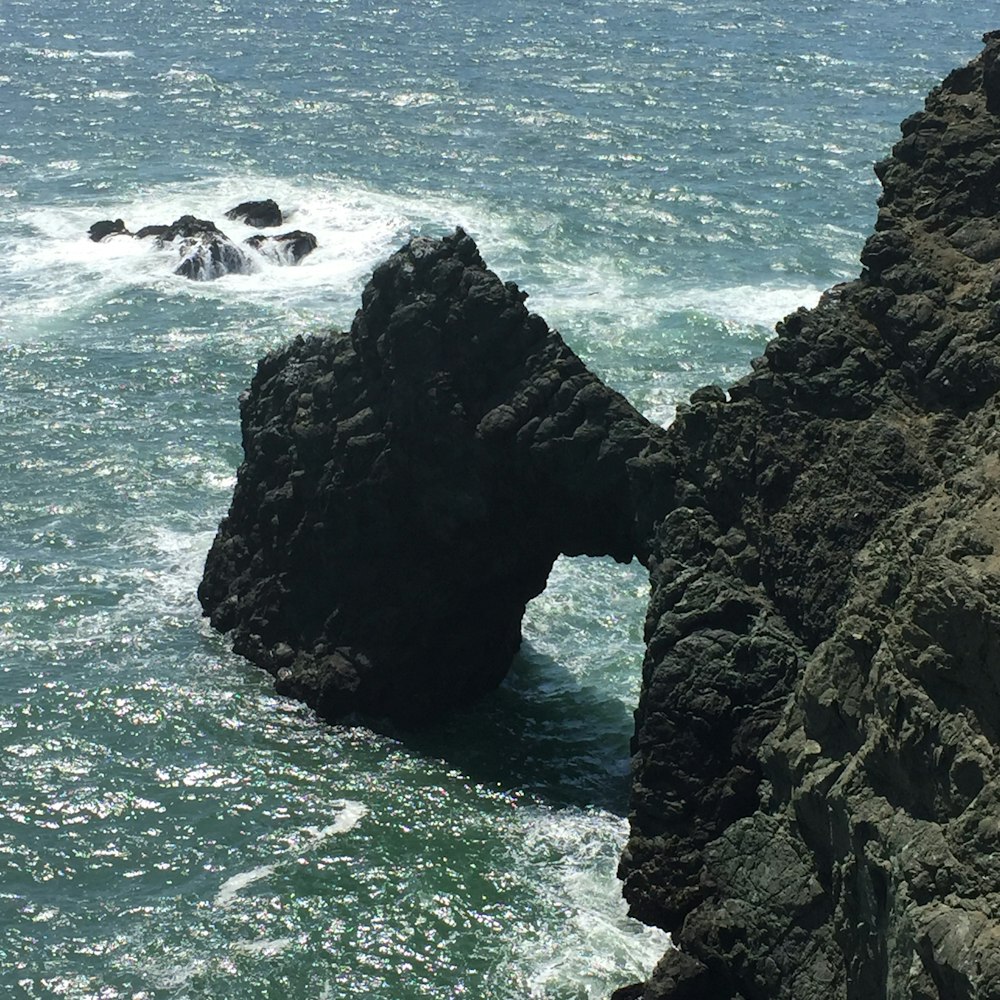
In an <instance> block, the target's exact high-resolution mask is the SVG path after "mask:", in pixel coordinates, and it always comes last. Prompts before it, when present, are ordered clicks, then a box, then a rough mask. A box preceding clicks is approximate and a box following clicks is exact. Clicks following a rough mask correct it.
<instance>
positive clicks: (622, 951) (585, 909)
mask: <svg viewBox="0 0 1000 1000" xmlns="http://www.w3.org/2000/svg"><path fill="white" fill-rule="evenodd" d="M523 823H524V855H525V857H526V858H527V859H528V861H529V863H530V865H531V869H530V875H529V877H531V878H532V880H533V882H534V884H535V886H536V891H537V892H538V893H539V895H541V896H543V897H547V899H548V900H549V904H550V905H551V906H552V907H554V908H556V909H558V910H561V911H562V912H563V914H564V918H563V919H562V920H561V921H560V922H559V923H558V924H557V925H556V926H553V927H552V928H551V929H544V930H542V931H541V932H540V933H537V934H536V933H533V934H531V935H529V936H526V937H525V938H523V939H521V940H519V941H518V942H517V945H516V950H515V954H514V955H513V956H512V964H513V966H514V969H515V970H516V975H517V978H518V979H519V980H521V981H524V982H525V984H526V986H527V989H528V995H529V996H531V997H538V998H542V997H549V996H554V995H559V996H562V995H572V996H576V997H581V998H583V997H586V998H587V1000H598V998H603V997H605V996H606V995H607V983H608V980H609V978H614V979H617V980H619V981H620V982H621V983H625V982H627V981H629V979H633V980H635V979H643V978H645V977H646V976H648V975H649V973H650V971H651V970H652V967H653V965H655V964H656V962H657V961H658V960H659V958H660V957H661V956H662V954H663V952H664V951H666V949H667V948H669V947H670V937H669V935H667V934H665V933H663V932H662V931H659V930H657V929H655V928H650V927H645V926H644V925H642V924H640V923H639V922H638V921H635V920H632V919H630V918H629V916H628V913H627V909H626V906H625V902H624V900H623V899H622V896H621V883H620V882H619V881H618V879H617V877H616V875H615V869H616V866H617V862H618V856H619V853H620V851H621V846H622V843H623V842H624V839H625V836H626V834H627V824H626V822H625V820H623V819H621V818H620V817H617V816H613V815H611V814H610V813H607V812H604V811H602V810H586V811H584V810H579V809H562V810H558V811H553V810H547V809H537V810H525V813H524V818H523Z"/></svg>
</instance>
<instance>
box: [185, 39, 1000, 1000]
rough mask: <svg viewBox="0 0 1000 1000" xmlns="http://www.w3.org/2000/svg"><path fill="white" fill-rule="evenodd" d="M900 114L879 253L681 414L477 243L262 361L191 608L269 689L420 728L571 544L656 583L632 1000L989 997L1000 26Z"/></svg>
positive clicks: (997, 727) (999, 577)
mask: <svg viewBox="0 0 1000 1000" xmlns="http://www.w3.org/2000/svg"><path fill="white" fill-rule="evenodd" d="M984 41H985V43H986V44H985V49H984V51H983V53H982V55H981V56H980V57H979V58H977V59H976V60H975V61H973V62H972V63H971V64H970V65H969V66H967V67H965V68H963V69H960V70H957V71H955V72H954V73H952V74H951V75H950V76H949V77H948V78H947V79H946V80H945V81H944V83H943V84H942V85H941V86H940V87H938V88H937V89H936V90H934V91H933V92H932V93H931V94H930V96H929V97H928V98H927V101H926V105H925V108H924V110H923V111H922V112H919V113H918V114H915V115H913V116H912V117H911V118H909V119H907V120H906V121H905V122H904V123H903V126H902V132H903V137H902V139H901V141H900V142H899V143H898V144H897V145H896V146H895V148H894V149H893V152H892V156H891V157H890V158H889V159H887V160H885V161H883V162H881V163H880V164H878V165H877V167H876V170H877V173H878V175H879V177H880V179H881V181H882V184H883V188H884V191H883V195H882V197H881V199H880V203H879V205H880V207H879V213H878V221H877V224H876V231H875V233H874V235H873V236H872V237H871V238H870V239H869V240H868V242H867V243H866V245H865V248H864V251H863V253H862V258H861V260H862V265H863V270H862V273H861V275H860V277H859V278H858V279H857V280H855V281H853V282H850V283H848V284H845V285H841V286H838V287H836V288H834V289H832V290H831V291H829V292H828V293H827V294H826V295H824V297H823V298H822V300H821V301H820V303H819V305H818V306H817V307H816V308H815V309H814V310H811V311H805V310H800V311H799V312H798V313H795V314H793V315H792V316H789V317H788V318H786V320H785V321H784V322H783V323H781V324H779V325H778V328H777V338H776V339H775V340H773V341H772V342H771V343H770V344H769V345H768V347H767V349H766V351H765V353H764V356H763V357H762V358H760V359H758V360H757V361H756V362H755V363H754V370H753V371H752V373H751V374H749V375H748V376H747V377H746V378H745V379H743V380H742V381H740V382H738V383H737V384H735V385H734V386H732V387H731V389H730V390H729V392H728V395H727V394H726V393H724V392H722V390H720V389H717V388H713V387H706V388H705V389H702V390H699V391H698V392H696V393H695V394H694V396H692V399H691V402H690V404H689V405H686V406H685V407H682V408H681V409H680V412H679V415H678V417H677V420H676V421H675V422H674V424H673V425H672V426H671V427H670V428H669V429H668V430H667V431H663V430H661V429H659V428H657V427H654V426H652V425H650V424H649V423H648V422H647V421H645V420H644V419H643V418H642V417H641V416H640V415H639V414H638V413H636V411H635V410H634V409H633V408H632V407H631V406H629V404H628V403H627V402H626V401H625V400H624V399H622V397H620V396H619V395H617V394H616V393H614V392H612V391H611V390H610V389H608V388H607V387H606V386H604V385H602V384H601V383H600V381H599V380H598V379H597V378H596V377H594V376H593V375H592V374H590V373H589V372H588V371H587V370H586V368H585V367H584V366H583V364H582V362H581V361H580V360H579V359H578V358H577V357H576V356H575V355H574V354H573V353H572V351H571V350H570V349H569V348H568V347H567V346H566V344H565V343H564V342H563V341H562V339H561V338H560V337H559V335H558V334H557V333H555V332H554V331H551V330H549V329H548V327H547V326H546V324H545V323H544V321H542V320H541V319H540V318H539V317H537V316H534V315H532V314H530V313H528V312H527V310H526V309H525V307H524V304H523V299H524V295H523V293H522V292H520V291H519V290H518V289H517V288H516V286H514V285H513V284H511V283H507V284H504V283H503V282H501V281H500V279H499V278H497V277H496V276H495V275H493V274H492V273H491V272H489V271H488V270H487V269H486V267H485V265H484V264H483V262H482V260H481V258H480V257H479V254H478V251H477V250H476V248H475V245H474V244H473V243H472V241H471V239H469V237H468V236H466V235H465V234H464V233H462V232H461V231H459V232H457V233H456V234H455V235H454V236H452V237H448V238H446V239H444V240H426V239H421V240H414V241H413V242H412V243H410V244H409V245H408V246H407V247H404V248H403V250H401V251H400V252H399V253H397V254H395V255H393V257H392V258H390V259H389V261H387V262H386V263H385V264H383V265H382V266H380V268H379V269H377V270H376V272H375V274H374V276H373V279H372V281H371V283H370V284H369V285H368V287H367V288H366V290H365V292H364V295H363V299H362V309H361V311H360V312H359V313H358V316H357V318H356V319H355V322H354V324H353V326H352V329H351V331H350V333H349V334H331V335H329V336H325V337H318V338H311V339H307V340H301V339H300V340H297V341H295V342H294V343H293V344H291V345H290V346H289V347H287V348H285V349H284V350H282V351H279V352H276V353H275V354H272V355H269V356H268V357H267V358H265V359H264V360H263V361H262V362H261V363H260V366H259V367H258V371H257V375H256V377H255V379H254V381H253V384H252V386H251V388H250V390H249V392H248V394H246V395H245V397H244V399H243V402H242V417H243V437H244V451H245V461H244V463H243V465H242V466H241V468H240V472H239V476H238V482H237V486H236V491H235V494H234V498H233V504H232V508H231V510H230V513H229V515H228V517H227V518H226V519H225V520H224V521H223V523H222V524H221V525H220V528H219V533H218V536H217V538H216V541H215V544H214V545H213V548H212V550H211V552H210V554H209V557H208V561H207V564H206V571H205V577H204V580H203V582H202V586H201V588H200V591H199V593H200V597H201V599H202V602H203V605H204V607H205V610H206V613H207V614H210V615H211V618H212V622H213V624H214V625H215V626H216V627H217V628H220V629H222V630H224V631H231V632H232V634H233V636H234V646H235V648H236V649H237V650H238V651H240V652H242V653H244V654H245V655H247V656H249V657H250V658H251V659H252V660H254V661H255V662H257V663H259V664H261V665H262V666H264V667H266V668H267V669H269V670H271V671H272V673H274V674H275V675H276V677H277V681H278V689H279V690H281V691H285V692H287V693H289V694H292V695H295V696H297V697H301V698H304V699H305V700H307V701H309V702H310V704H313V705H315V706H316V707H317V708H318V709H319V710H320V711H321V712H323V713H324V714H327V715H329V716H335V715H338V714H342V713H344V712H347V711H352V710H354V709H360V710H362V711H367V712H374V713H381V714H389V715H393V716H395V717H397V718H400V719H403V720H404V721H405V720H413V719H418V718H420V717H421V716H422V715H424V714H426V713H428V712H435V711H440V710H442V709H445V708H447V707H449V706H452V705H455V704H459V703H461V702H463V701H467V700H468V699H470V698H473V697H475V696H476V695H477V694H479V693H480V692H482V691H484V690H486V689H488V688H489V687H491V686H494V685H495V684H497V683H498V682H499V680H500V679H501V678H502V676H503V674H504V672H505V671H506V669H507V666H508V665H509V662H510V658H511V656H512V654H513V652H514V650H515V649H516V648H517V644H518V642H519V638H520V631H519V627H520V620H521V615H522V614H523V611H524V606H525V603H526V602H527V601H528V600H529V599H530V598H531V597H532V596H534V595H535V594H537V593H538V592H539V591H540V590H541V589H542V587H543V586H544V583H545V579H546V576H547V574H548V571H549V568H550V567H551V564H552V561H553V560H554V558H555V557H556V556H557V555H558V554H559V553H560V552H564V553H568V554H578V553H583V552H587V553H591V554H598V553H608V554H611V555H613V556H615V557H616V558H619V559H629V558H632V557H638V558H640V559H641V560H642V561H643V562H644V564H645V565H646V566H647V567H648V569H649V572H650V579H651V585H652V591H651V600H650V605H649V610H648V614H647V620H646V641H647V653H646V658H645V662H644V665H643V687H642V694H641V699H640V703H639V706H638V709H637V711H636V732H635V737H634V743H633V753H634V757H633V769H632V782H633V785H632V796H631V816H630V820H631V836H630V838H629V841H628V844H627V846H626V849H625V852H624V855H623V858H622V862H621V876H622V878H623V880H624V890H625V895H626V898H627V899H628V901H629V903H630V906H631V910H632V912H633V914H634V915H635V916H637V917H639V918H640V919H642V920H645V921H647V922H650V923H654V924H657V925H659V926H661V927H663V928H665V929H667V930H669V931H671V932H672V934H673V936H674V942H675V944H676V946H677V947H676V949H675V950H672V951H670V952H668V953H667V955H666V956H664V959H663V960H662V961H661V963H660V964H659V965H658V966H657V968H656V970H655V971H654V973H653V975H652V976H651V978H650V979H649V981H648V982H646V983H643V984H636V985H634V986H633V987H629V988H627V989H626V990H624V991H621V995H622V996H625V995H628V996H629V997H634V998H642V1000H709V998H711V1000H736V998H746V1000H758V998H759V1000H763V998H782V1000H785V998H787V1000H793V998H794V1000H826V998H830V1000H834V998H836V1000H841V998H844V1000H849V998H864V1000H868V998H872V997H883V998H886V1000H897V998H898V1000H902V998H912V1000H916V998H920V1000H929V998H940V1000H945V998H947V1000H956V998H966V997H967V998H978V997H984V998H985V997H994V996H1000V948H998V944H1000V922H998V915H1000V897H998V894H1000V888H998V887H1000V852H998V843H1000V808H998V807H1000V803H998V799H1000V768H998V761H997V742H998V736H1000V519H998V516H997V515H998V510H1000V453H998V445H1000V431H998V428H997V414H998V410H1000V401H998V398H997V390H998V389H1000V218H998V215H1000V33H993V34H990V35H987V36H986V37H985V39H984Z"/></svg>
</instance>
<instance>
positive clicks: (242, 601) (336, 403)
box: [199, 230, 663, 721]
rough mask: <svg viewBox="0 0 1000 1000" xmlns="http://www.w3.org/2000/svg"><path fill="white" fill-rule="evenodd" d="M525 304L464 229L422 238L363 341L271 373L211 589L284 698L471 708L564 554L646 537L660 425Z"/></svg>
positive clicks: (265, 369) (505, 662)
mask: <svg viewBox="0 0 1000 1000" xmlns="http://www.w3.org/2000/svg"><path fill="white" fill-rule="evenodd" d="M524 298H525V296H524V294H523V293H522V292H520V291H518V289H517V287H516V286H515V285H514V284H512V283H508V284H506V285H505V284H504V283H503V282H501V281H500V279H499V278H497V276H496V275H495V274H493V273H492V272H490V271H488V270H487V269H486V267H485V265H484V264H483V261H482V259H481V258H480V256H479V253H478V250H477V249H476V246H475V244H474V243H473V241H472V240H471V239H470V238H469V237H468V236H466V235H465V233H463V232H462V231H461V230H459V231H457V232H456V233H455V235H454V236H451V237H447V238H445V239H444V240H430V239H416V240H413V241H412V242H411V243H410V244H408V245H407V246H406V247H404V248H403V249H402V250H401V251H399V252H398V253H396V254H394V255H393V256H392V257H391V258H390V259H389V260H388V261H386V262H385V263H384V264H383V265H381V266H380V267H379V268H378V269H377V270H376V271H375V274H374V276H373V277H372V280H371V282H370V283H369V284H368V287H367V288H366V289H365V291H364V295H363V296H362V309H361V311H360V312H359V313H358V315H357V318H356V319H355V321H354V324H353V326H352V328H351V332H350V333H349V334H331V335H329V336H325V337H315V338H310V339H307V340H302V339H299V340H296V341H295V342H294V343H293V344H291V345H290V346H289V347H287V348H285V349H284V350H282V351H279V352H277V353H276V354H273V355H270V356H268V357H267V358H265V359H264V360H263V361H262V362H261V363H260V365H259V367H258V370H257V375H256V377H255V378H254V380H253V384H252V386H251V388H250V391H249V394H248V395H247V396H246V397H245V399H244V400H243V402H242V417H243V443H244V450H245V456H246V457H245V461H244V464H243V465H242V467H241V469H240V473H239V480H238V484H237V488H236V492H235V495H234V498H233V504H232V508H231V510H230V513H229V516H228V517H227V518H226V520H225V521H224V522H223V524H222V525H221V526H220V529H219V534H218V536H217V538H216V541H215V544H214V546H213V547H212V551H211V553H210V554H209V558H208V562H207V565H206V571H205V578H204V581H203V583H202V586H201V589H200V592H199V593H200V596H201V599H202V603H203V604H204V606H205V608H206V611H207V612H208V613H210V614H211V617H212V622H213V624H214V625H215V626H216V627H217V628H220V629H223V630H225V631H229V630H232V632H233V641H234V646H235V648H236V649H237V650H239V651H240V652H242V653H244V654H245V655H247V656H248V657H249V658H250V659H252V660H254V662H256V663H259V664H260V665H262V666H264V667H266V668H267V669H269V670H271V671H272V672H274V673H275V674H276V676H277V678H278V690H279V691H284V692H287V693H289V694H293V695H295V696H297V697H300V698H303V699H305V700H306V701H308V702H309V703H310V704H312V705H314V706H315V707H316V708H318V709H319V710H320V711H321V712H323V713H324V714H326V715H330V716H336V715H340V714H343V713H345V712H349V711H352V710H354V709H361V710H363V711H367V712H373V713H377V714H387V715H391V716H393V717H395V718H397V719H401V720H404V721H415V720H420V719H423V718H426V717H427V716H428V715H430V714H436V713H439V712H441V711H443V710H446V709H447V708H449V707H452V706H454V705H456V704H461V703H463V702H467V701H469V700H470V699H472V698H474V697H475V696H476V695H479V694H481V693H483V692H484V691H486V690H489V689H490V688H492V687H495V686H496V685H497V684H498V683H499V682H500V680H501V679H502V678H503V676H504V674H505V673H506V671H507V669H508V667H509V665H510V661H511V658H512V657H513V654H514V653H515V651H516V650H517V648H518V645H519V643H520V639H521V632H520V623H521V618H522V616H523V614H524V609H525V605H526V604H527V602H528V601H529V600H530V599H531V598H532V597H534V596H536V595H537V594H538V593H539V592H540V591H541V590H542V588H543V587H544V585H545V580H546V578H547V576H548V573H549V570H550V569H551V567H552V563H553V561H554V560H555V558H556V556H557V555H558V554H559V553H560V552H572V553H584V552H587V553H591V554H604V553H609V554H611V555H613V556H615V557H616V558H618V559H624V560H627V559H630V558H631V557H632V555H633V554H634V552H635V551H636V544H637V538H642V537H645V535H646V534H647V533H648V532H647V531H646V530H640V531H637V530H636V529H635V527H634V514H633V512H634V511H635V510H636V508H637V502H636V497H635V493H636V488H637V486H636V479H635V476H636V474H638V472H640V471H641V469H642V456H643V454H644V453H645V452H646V451H647V450H648V449H649V447H650V445H651V443H653V442H656V441H658V440H659V439H660V438H662V437H663V431H661V430H660V429H659V428H656V427H654V426H652V425H651V424H649V423H648V422H647V421H646V420H645V419H643V418H642V417H641V416H640V415H639V414H638V413H637V412H636V411H635V410H634V409H632V407H631V406H629V405H628V403H626V402H625V400H624V399H622V398H621V396H619V395H618V394H617V393H615V392H613V391H611V390H610V389H608V388H607V387H606V386H604V385H602V384H601V382H600V381H599V380H598V379H597V378H596V377H595V376H593V375H592V374H590V372H588V371H587V369H586V368H585V367H584V365H583V363H582V362H581V361H580V359H579V358H578V357H577V356H576V355H575V354H574V353H573V352H572V351H571V350H570V349H569V348H568V347H567V346H566V345H565V343H564V342H563V341H562V338H561V337H559V335H558V334H557V333H555V332H554V331H551V330H549V328H548V327H547V326H546V324H545V322H544V321H543V320H542V319H541V318H540V317H538V316H535V315H532V314H530V313H529V312H528V311H527V309H526V308H525V307H524V305H523V300H524ZM633 463H634V465H635V469H634V470H633V468H632V466H633ZM647 528H648V526H647Z"/></svg>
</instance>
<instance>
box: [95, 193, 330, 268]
mask: <svg viewBox="0 0 1000 1000" xmlns="http://www.w3.org/2000/svg"><path fill="white" fill-rule="evenodd" d="M226 218H227V219H233V220H235V221H239V222H244V223H245V224H246V225H248V226H252V227H254V228H255V229H267V228H274V227H277V226H280V225H281V224H282V222H283V220H284V216H283V215H282V212H281V209H280V208H279V207H278V205H277V204H276V203H275V202H274V201H273V200H272V199H270V198H268V199H267V200H266V201H244V202H241V203H240V204H239V205H237V206H236V207H235V208H231V209H229V211H228V212H226ZM87 235H88V236H89V237H90V239H91V240H93V241H94V242H95V243H104V242H105V241H107V240H110V239H116V238H119V237H122V236H129V237H134V238H135V239H137V240H146V239H151V240H152V241H153V243H154V245H155V246H156V247H157V248H158V249H161V250H163V249H167V250H173V251H175V252H176V253H177V254H178V255H179V257H180V263H179V264H178V265H177V266H176V267H175V268H174V274H179V275H183V276H184V277H185V278H191V279H192V280H193V281H211V280H213V279H214V278H221V277H222V276H223V275H226V274H251V273H252V272H253V271H254V270H255V267H256V263H255V258H256V257H257V256H260V257H264V258H266V259H267V260H269V261H271V262H272V263H275V264H297V263H298V262H299V261H300V260H302V258H303V257H305V256H306V255H307V254H310V253H312V251H313V250H315V249H316V246H317V241H316V237H315V236H313V234H312V233H306V232H303V231H302V230H301V229H295V230H292V231H290V232H287V233H281V234H280V235H278V236H272V235H270V234H268V235H265V234H263V233H255V234H254V235H253V236H251V237H249V238H248V239H246V240H244V241H243V245H242V246H241V245H239V244H237V243H235V242H234V241H233V240H231V239H230V238H229V237H228V236H227V235H226V234H225V233H224V232H223V231H222V230H221V229H219V227H218V226H217V225H216V224H215V223H214V222H211V221H209V220H208V219H198V218H195V216H193V215H182V216H181V217H180V218H179V219H177V220H176V221H174V222H172V223H171V224H170V225H169V226H166V225H153V226H143V227H142V228H141V229H139V230H137V231H136V232H134V233H133V232H131V231H130V230H129V229H128V227H127V226H126V225H125V221H124V220H123V219H113V220H112V219H102V220H101V221H100V222H95V223H94V224H93V225H92V226H91V227H90V229H89V230H88V232H87ZM244 247H249V250H247V249H244Z"/></svg>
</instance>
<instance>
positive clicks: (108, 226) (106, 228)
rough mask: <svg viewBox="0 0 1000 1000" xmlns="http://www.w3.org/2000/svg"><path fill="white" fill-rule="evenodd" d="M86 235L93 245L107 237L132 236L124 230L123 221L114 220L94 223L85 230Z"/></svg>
mask: <svg viewBox="0 0 1000 1000" xmlns="http://www.w3.org/2000/svg"><path fill="white" fill-rule="evenodd" d="M87 235H88V236H89V237H90V238H91V239H92V240H93V241H94V242H95V243H100V242H101V241H102V240H106V239H107V238H108V237H109V236H131V235H132V234H131V233H130V232H129V231H128V230H127V229H126V228H125V220H124V219H115V220H113V221H112V220H111V219H102V220H101V221H100V222H95V223H94V224H93V225H92V226H91V227H90V229H88V230H87Z"/></svg>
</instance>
